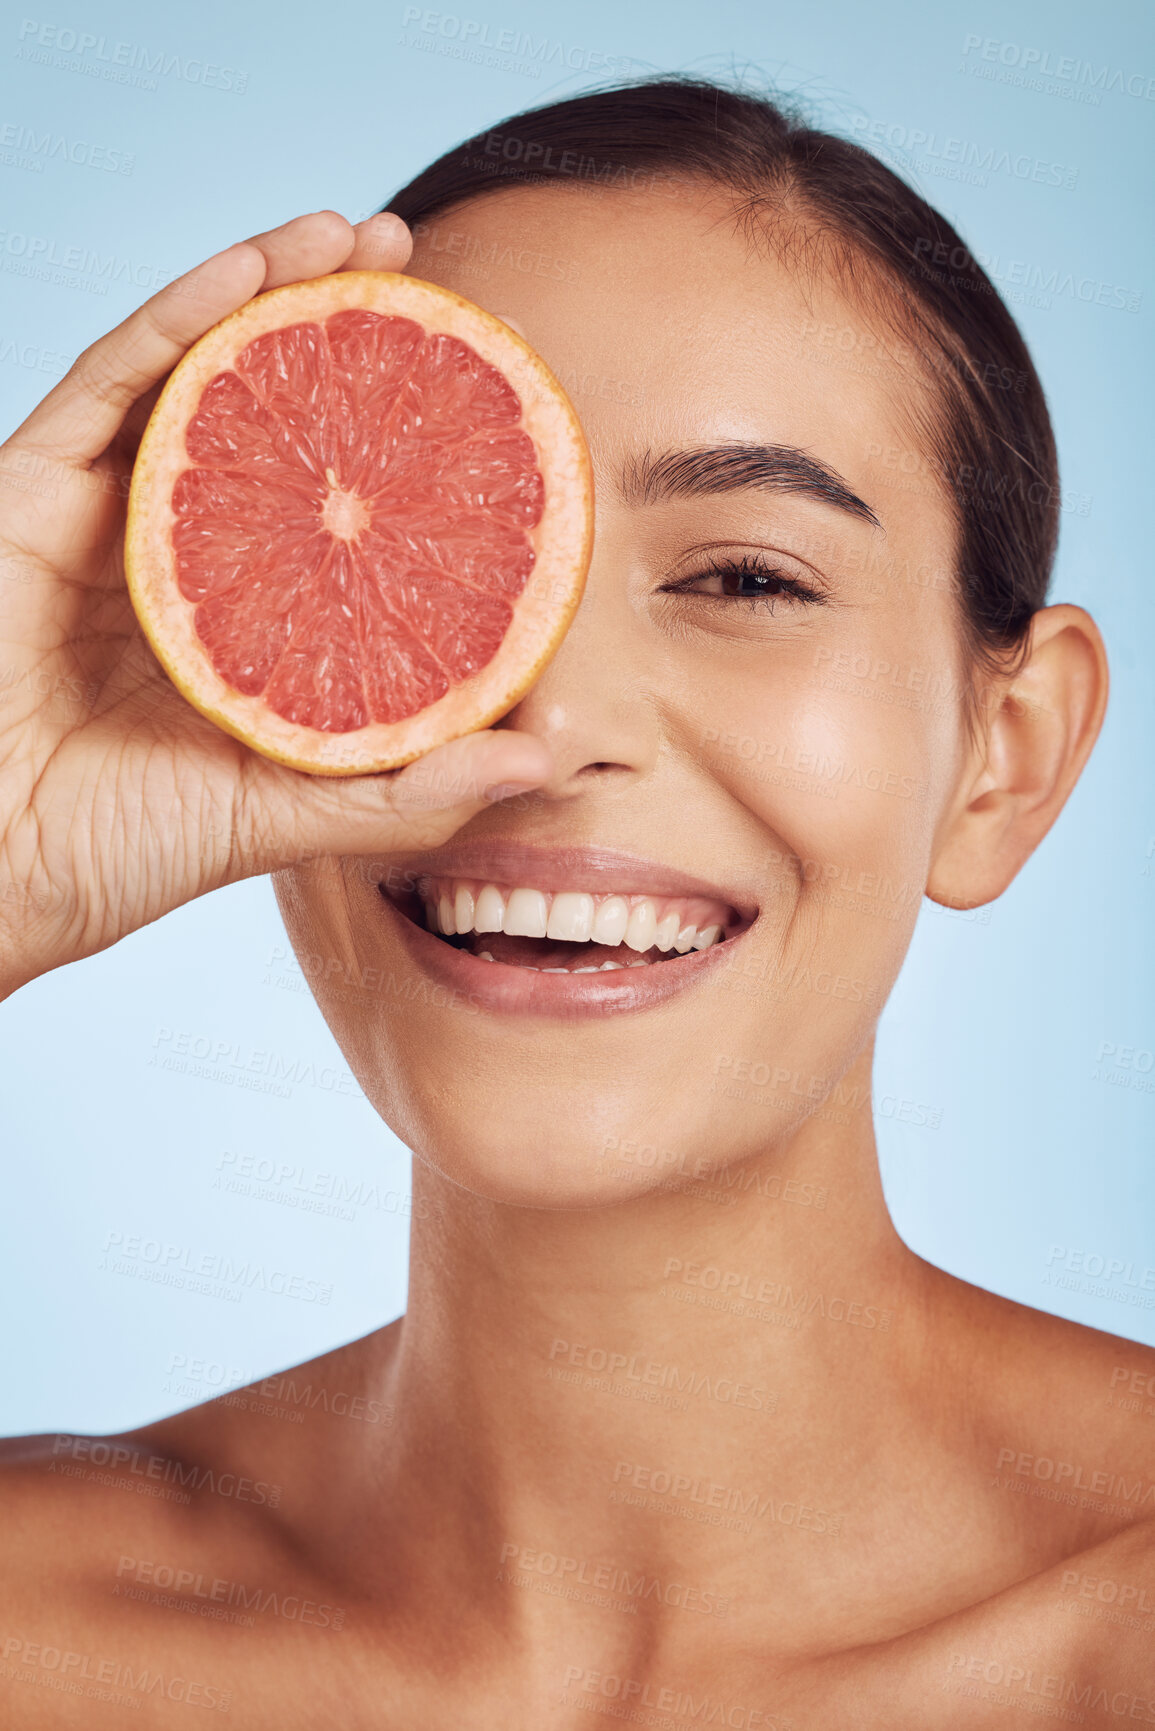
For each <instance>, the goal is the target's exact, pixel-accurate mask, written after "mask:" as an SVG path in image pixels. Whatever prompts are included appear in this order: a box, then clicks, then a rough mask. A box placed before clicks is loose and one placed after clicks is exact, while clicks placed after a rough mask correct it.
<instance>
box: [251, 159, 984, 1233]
mask: <svg viewBox="0 0 1155 1731" xmlns="http://www.w3.org/2000/svg"><path fill="white" fill-rule="evenodd" d="M727 211H728V205H727V202H726V201H725V200H724V199H722V198H720V197H719V196H718V195H717V194H714V193H711V192H709V191H702V192H701V193H699V194H696V195H694V196H689V195H688V194H687V193H686V191H685V189H683V190H682V193H681V196H680V197H678V198H666V197H663V196H660V195H656V194H634V193H611V194H609V195H607V196H604V197H601V198H599V197H597V196H593V195H591V194H589V193H588V192H585V191H579V190H577V189H568V188H567V189H556V188H548V187H536V188H535V187H522V188H508V189H505V190H503V191H502V192H500V193H498V194H495V195H493V196H491V197H486V198H482V199H480V200H477V201H475V202H472V203H470V204H467V205H465V206H463V207H461V208H460V209H459V210H458V211H457V212H456V213H451V214H449V215H447V216H444V217H441V218H436V219H434V220H432V221H431V222H430V223H429V224H427V225H425V226H424V231H423V232H419V234H418V238H417V245H416V249H415V252H414V256H413V260H412V263H411V265H410V267H409V269H410V272H411V273H412V274H413V275H415V276H418V277H423V278H425V279H427V280H429V281H432V282H437V283H441V284H444V285H445V286H446V287H448V288H450V289H453V290H455V291H457V292H458V293H460V294H462V295H464V296H466V297H467V298H468V299H471V300H473V301H476V302H478V303H479V304H480V305H482V306H484V307H486V308H488V309H489V310H490V311H492V312H494V313H496V314H498V315H499V316H501V317H503V318H506V319H508V320H509V321H510V322H512V323H515V324H516V325H517V327H518V328H519V329H520V330H521V331H522V332H523V334H524V335H525V336H526V338H527V340H528V341H529V342H530V343H531V344H532V345H533V347H534V348H535V349H536V350H537V351H538V352H539V353H540V354H541V355H542V356H543V358H544V359H545V361H546V362H547V363H548V365H549V366H550V367H551V368H552V369H553V371H554V372H555V373H556V374H557V376H558V378H559V379H560V380H561V382H562V383H563V385H564V386H565V387H566V389H567V390H568V392H569V394H570V396H571V398H572V401H573V403H574V406H575V408H576V410H577V412H578V415H579V416H580V418H581V421H582V424H583V426H584V428H585V432H586V436H587V439H588V441H589V446H590V452H591V456H592V459H593V465H594V476H595V488H596V497H597V517H596V540H595V548H594V556H593V564H592V567H591V569H590V574H589V581H588V586H587V590H586V593H585V597H584V599H583V601H582V605H581V608H580V610H579V612H578V614H577V616H576V618H575V620H574V622H573V624H572V626H571V627H570V630H569V632H568V634H567V635H566V637H565V639H564V641H563V642H562V645H561V647H560V649H559V650H558V652H557V654H556V656H555V657H554V659H553V661H552V662H551V663H550V664H549V666H548V667H547V668H546V670H545V672H544V674H543V675H542V677H541V678H540V679H539V680H538V682H537V684H536V685H535V686H534V687H533V689H532V690H531V691H530V692H529V693H528V695H527V696H526V697H525V699H524V700H523V701H522V702H521V703H520V704H519V705H518V707H517V708H516V709H515V710H514V711H513V712H512V713H511V714H510V715H509V716H508V717H506V719H505V720H504V722H503V723H502V724H501V725H503V726H508V727H514V728H518V729H522V730H525V731H529V732H533V733H536V734H539V735H540V736H541V737H542V738H544V739H545V740H546V741H547V742H548V744H549V746H550V748H551V750H552V753H553V757H554V762H555V773H554V776H553V778H552V780H551V781H550V782H549V784H548V785H547V786H546V788H545V789H544V790H542V792H540V793H535V794H532V795H526V796H521V797H518V798H515V799H512V800H510V801H508V802H505V803H502V804H498V805H494V806H492V807H490V808H489V809H487V810H486V811H484V812H483V813H482V814H481V815H479V816H478V817H477V818H475V819H474V820H472V821H471V822H470V823H469V824H468V825H467V826H466V827H465V828H464V829H462V830H460V831H459V832H458V833H457V835H456V836H455V837H454V838H453V839H452V841H451V842H450V843H448V844H447V845H446V846H445V847H444V848H441V849H439V850H437V851H436V852H433V853H429V854H426V855H413V856H407V857H406V858H405V859H399V858H397V857H392V858H382V859H379V860H364V859H349V860H344V861H341V862H322V864H321V865H320V866H317V867H302V868H298V869H297V870H296V871H294V872H292V873H287V874H282V878H281V881H280V883H279V886H278V887H279V892H280V896H281V902H282V909H283V912H284V913H285V917H286V921H287V924H288V927H289V932H290V935H291V937H292V941H293V943H294V946H295V947H296V949H297V952H298V955H299V956H300V958H301V962H302V966H303V967H304V969H305V971H306V973H307V975H308V977H309V978H310V980H311V983H312V985H313V990H314V992H315V994H316V997H317V1001H318V1003H319V1004H320V1006H321V1009H322V1011H323V1013H324V1015H325V1017H326V1019H327V1021H328V1022H329V1025H330V1027H331V1028H332V1030H333V1033H334V1035H335V1036H336V1038H337V1040H338V1041H339V1042H340V1044H341V1047H342V1049H343V1050H344V1052H345V1054H346V1056H347V1058H348V1060H349V1062H350V1064H351V1065H352V1067H353V1069H354V1071H355V1072H356V1074H357V1076H358V1078H359V1080H360V1082H361V1084H362V1086H363V1087H364V1089H365V1092H366V1094H367V1095H368V1097H369V1099H370V1100H371V1101H372V1102H373V1104H374V1106H375V1107H376V1109H377V1110H378V1111H379V1112H380V1114H381V1116H382V1117H383V1118H384V1119H385V1120H386V1121H387V1122H388V1123H389V1124H390V1125H391V1126H392V1127H393V1128H394V1129H395V1130H396V1132H397V1134H398V1135H399V1136H400V1137H401V1138H402V1139H403V1140H404V1141H405V1142H406V1143H408V1144H409V1146H410V1147H412V1148H413V1149H414V1151H415V1152H416V1153H418V1154H419V1155H421V1156H423V1157H424V1158H425V1159H427V1160H428V1161H430V1162H431V1163H432V1164H433V1165H435V1166H436V1167H438V1168H439V1169H440V1170H441V1171H443V1172H444V1173H445V1174H446V1175H448V1176H449V1177H451V1178H452V1179H454V1180H456V1181H457V1182H458V1183H460V1184H462V1185H464V1186H466V1187H467V1188H468V1189H470V1190H473V1191H475V1192H477V1193H479V1194H481V1195H485V1196H489V1197H493V1198H496V1199H501V1200H506V1201H511V1202H515V1203H522V1204H527V1205H531V1206H533V1205H537V1206H555V1207H565V1206H570V1207H574V1206H578V1207H580V1206H592V1205H597V1204H599V1203H602V1202H606V1201H610V1200H623V1199H625V1198H626V1197H628V1196H631V1195H635V1194H637V1193H639V1192H641V1191H643V1190H645V1189H646V1188H648V1187H652V1186H654V1185H656V1184H658V1183H660V1182H661V1180H662V1179H663V1178H664V1177H666V1176H667V1175H668V1174H669V1173H670V1172H671V1171H672V1170H675V1169H677V1170H680V1171H681V1173H683V1174H686V1173H689V1174H691V1175H692V1176H695V1177H699V1178H703V1179H708V1177H709V1175H710V1174H711V1173H713V1172H715V1171H717V1170H718V1169H719V1168H721V1167H724V1166H726V1165H729V1164H732V1163H734V1162H737V1161H740V1160H743V1159H746V1158H749V1157H750V1156H752V1155H756V1154H763V1153H766V1152H769V1151H772V1150H773V1148H774V1147H775V1145H777V1144H781V1143H783V1142H784V1141H785V1140H786V1139H787V1138H789V1137H790V1135H791V1134H792V1132H794V1131H795V1130H796V1128H797V1126H798V1124H799V1122H800V1120H801V1119H803V1118H804V1117H806V1116H808V1115H810V1114H813V1113H815V1112H819V1113H822V1112H827V1113H829V1112H831V1111H833V1110H835V1109H836V1108H837V1109H838V1117H839V1119H843V1113H844V1111H845V1109H846V1108H847V1107H848V1106H851V1107H853V1106H854V1105H858V1106H860V1107H861V1106H862V1105H863V1103H864V1096H865V1092H866V1090H867V1089H868V1077H867V1071H866V1062H865V1059H866V1057H867V1056H868V1053H869V1046H870V1041H871V1036H872V1032H873V1027H874V1024H875V1021H876V1019H877V1016H878V1012H879V1009H880V1007H881V1005H882V1003H883V1001H884V999H885V998H886V995H887V993H888V991H889V989H890V986H891V984H892V982H893V980H894V977H895V975H896V973H897V971H898V968H899V965H900V963H901V960H902V957H903V954H904V952H905V950H906V948H907V944H908V942H909V938H910V934H911V930H912V928H913V925H914V922H915V918H916V915H917V912H918V908H919V905H920V898H921V895H922V892H923V889H924V886H925V884H926V882H927V877H928V872H929V867H930V863H931V861H932V859H933V857H934V852H935V846H936V835H937V833H938V832H939V831H940V830H941V828H942V824H943V818H944V813H945V811H946V808H947V807H948V805H949V803H950V801H951V798H952V795H953V794H954V793H955V791H956V788H957V786H958V783H959V780H960V776H961V775H962V773H963V771H964V767H965V764H966V761H967V743H966V733H965V727H964V720H963V707H962V702H961V697H960V686H961V681H962V679H963V678H964V677H965V664H964V660H963V656H962V652H961V640H960V630H959V621H958V615H957V611H956V603H955V601H954V599H953V594H952V590H951V586H950V576H949V574H950V571H951V564H952V553H953V544H954V530H953V526H952V519H951V515H950V510H949V506H948V503H947V500H946V498H945V496H944V495H943V494H942V493H941V492H940V491H939V489H938V488H937V486H936V485H935V484H934V482H933V481H932V479H931V478H930V468H929V464H928V463H927V462H926V460H925V457H924V455H923V454H922V453H920V452H919V450H918V448H917V446H916V439H915V435H914V433H913V432H912V431H911V430H910V424H911V421H912V419H913V415H914V413H916V412H917V411H918V409H919V408H920V407H922V406H924V405H925V401H926V399H925V396H924V394H923V386H922V385H921V384H920V383H919V382H918V380H917V378H916V377H915V376H914V375H913V374H912V372H911V371H910V370H909V368H908V367H907V368H904V367H903V366H902V365H900V364H899V363H898V362H895V361H893V360H889V359H887V358H886V355H885V353H884V348H883V343H882V341H881V340H880V339H879V335H878V332H877V329H872V328H871V326H870V325H869V324H868V322H867V320H866V318H865V316H864V315H863V314H862V313H861V312H860V311H856V310H855V308H854V307H853V306H852V305H851V304H850V303H849V302H848V301H847V300H846V299H845V298H844V297H843V295H842V294H841V293H840V292H839V291H838V289H837V288H836V287H835V286H834V284H833V283H832V282H830V281H828V280H826V279H825V278H824V277H823V276H821V275H818V276H817V277H816V278H815V280H807V277H806V276H805V275H803V276H800V275H799V274H797V271H796V270H795V268H794V267H793V266H792V265H790V264H788V263H782V262H779V260H778V259H777V257H776V255H775V254H774V252H773V251H772V250H771V249H766V248H759V249H758V250H755V249H753V248H751V246H750V245H749V243H748V241H747V240H746V238H744V236H743V235H742V233H741V232H739V231H736V229H735V226H734V224H733V222H732V220H731V219H730V218H729V216H728V215H727ZM811 275H813V273H811ZM736 446H744V447H752V448H753V449H751V450H747V451H746V452H745V453H744V454H743V455H742V456H741V457H736V454H735V452H734V451H733V450H731V451H730V453H729V465H728V466H725V467H723V466H722V464H721V461H720V458H719V452H718V448H719V447H736ZM694 452H705V453H707V455H704V456H702V455H700V456H698V457H697V458H695V459H693V460H684V461H683V462H682V463H681V464H680V465H679V464H678V463H677V461H676V459H677V456H678V454H682V455H683V457H685V454H687V453H694ZM709 453H713V456H710V455H709ZM822 471H829V475H824V474H823V473H822ZM872 517H873V518H875V519H877V522H875V521H873V520H872ZM723 566H728V567H730V568H731V575H730V576H729V578H722V577H719V576H718V575H717V574H716V572H717V570H718V568H719V567H723ZM521 850H526V851H521ZM619 856H625V857H619ZM417 879H420V882H421V887H422V888H423V889H424V891H425V892H426V893H427V894H429V893H432V894H433V896H434V898H435V899H436V898H437V897H438V896H439V895H440V894H441V893H445V892H446V888H447V886H448V894H449V895H450V897H451V898H452V897H453V896H454V895H455V893H456V892H455V889H454V887H453V886H454V885H455V884H458V883H463V882H464V883H470V884H472V885H473V886H474V892H475V893H476V891H477V887H478V886H479V885H480V884H482V883H491V884H493V885H494V886H495V887H496V888H497V889H498V890H499V891H500V892H501V893H502V895H503V898H504V899H505V901H506V904H507V905H508V900H509V895H510V892H511V891H512V890H514V889H516V888H521V889H525V890H535V891H540V892H545V893H546V897H547V901H546V906H547V909H551V908H552V906H553V903H552V900H551V899H550V898H551V897H552V896H553V895H554V894H561V893H563V892H567V893H568V894H569V896H570V897H571V898H579V897H581V896H582V895H583V893H584V894H589V895H593V896H594V898H595V901H594V904H593V905H594V912H595V913H597V912H598V910H600V909H602V908H603V907H604V906H605V898H607V897H609V896H610V895H612V894H614V893H615V892H616V893H618V894H620V895H621V896H622V897H623V898H624V900H625V904H626V910H627V913H629V912H632V911H633V910H634V909H636V908H637V907H638V906H640V905H641V904H640V903H639V902H638V901H637V900H636V899H631V898H637V897H639V896H645V895H647V894H648V895H649V897H651V898H652V899H653V901H654V912H655V916H656V918H657V920H658V921H659V924H660V922H661V921H662V920H663V919H664V920H666V921H667V922H668V924H667V931H668V930H669V929H670V927H671V926H672V925H676V926H677V927H678V929H679V930H684V929H688V928H689V927H691V926H693V927H695V929H696V930H697V931H698V933H700V934H701V933H702V932H703V931H704V930H705V929H706V928H707V927H709V926H710V925H712V924H714V925H721V928H722V931H721V933H720V934H719V936H720V937H721V938H722V941H720V942H715V943H714V944H713V945H712V946H711V947H710V948H707V949H704V950H695V949H690V950H689V951H687V952H686V954H685V955H684V956H682V955H680V954H679V953H678V951H677V949H670V950H668V951H666V952H664V953H663V952H661V951H659V950H657V949H652V950H650V951H649V954H650V955H651V957H652V958H654V959H652V960H650V961H649V962H648V963H646V965H645V966H644V967H633V968H631V967H628V966H627V967H621V966H619V967H616V968H608V969H602V968H601V966H600V964H601V962H602V961H603V960H605V959H611V960H614V959H620V960H621V961H626V962H629V961H634V962H636V961H639V960H640V953H639V951H638V950H636V949H633V948H630V947H629V946H628V945H621V946H619V947H618V948H599V949H597V950H594V951H588V952H583V958H584V960H579V958H577V957H576V955H575V952H574V949H573V947H572V946H570V947H569V948H568V949H567V948H566V947H565V946H563V945H559V944H556V943H551V941H550V940H549V939H539V940H533V939H520V940H519V939H502V938H501V937H496V938H493V939H486V938H484V937H474V938H461V937H459V938H458V939H457V942H456V945H450V944H448V943H447V942H446V941H445V940H444V938H442V937H438V936H434V935H433V934H431V933H430V932H429V931H428V930H426V929H425V926H424V919H423V916H422V909H421V902H420V900H419V899H418V898H417V897H412V896H409V895H407V894H406V890H407V887H409V886H411V885H412V884H413V883H414V882H415V881H417ZM434 880H437V881H434ZM382 886H383V887H382ZM520 900H521V903H522V905H526V904H525V898H524V897H523V898H520ZM532 905H533V906H537V907H540V906H541V904H540V902H538V903H534V904H532ZM562 907H563V909H564V910H568V912H569V913H571V914H574V915H576V916H579V917H580V915H581V914H582V912H583V910H585V911H587V912H588V908H589V904H588V902H584V901H581V900H578V899H571V900H570V901H568V902H567V903H565V904H562ZM413 916H416V920H417V922H418V923H417V924H415V923H414V922H413ZM648 917H649V916H648V914H647V913H646V911H645V910H644V909H643V912H642V916H641V922H640V927H639V928H638V929H639V930H640V932H641V937H640V938H639V939H638V941H639V942H643V941H644V939H645V936H646V933H647V930H648V928H647V925H646V921H647V919H648ZM604 918H606V919H608V920H609V925H608V927H599V930H603V929H606V930H608V932H609V935H611V936H612V935H613V929H614V928H613V921H612V917H611V916H609V915H606V916H604ZM574 929H578V930H580V929H584V928H581V927H577V928H574ZM684 941H685V940H684V939H683V942H684ZM485 949H488V951H489V953H490V954H493V955H496V957H497V959H496V960H494V961H487V960H484V959H482V958H481V957H480V955H479V954H475V953H473V952H475V951H476V952H480V951H481V950H485ZM547 952H548V953H547ZM641 953H646V952H645V951H644V949H643V951H642V952H641ZM503 957H506V958H508V959H503ZM571 958H572V959H571ZM574 960H579V965H586V966H589V965H591V961H592V964H593V965H595V966H597V967H598V971H597V972H594V973H584V974H582V975H581V976H573V975H562V974H546V973H541V972H531V971H529V968H528V967H527V966H526V964H527V963H530V964H531V965H532V966H534V967H542V966H546V967H548V966H551V965H552V966H556V965H559V962H560V965H564V966H567V967H571V966H573V964H574ZM856 1061H857V1062H856ZM852 1067H853V1068H852ZM836 1084H838V1086H837V1087H836V1086H835V1085H836ZM832 1089H833V1090H834V1092H833V1094H831V1092H830V1091H831V1090H832ZM824 1101H825V1105H824V1104H823V1103H824Z"/></svg>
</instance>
